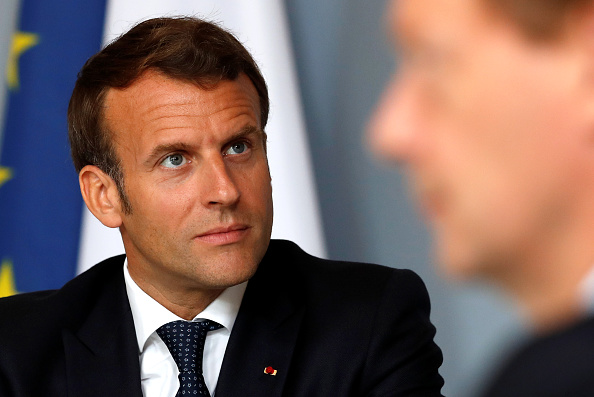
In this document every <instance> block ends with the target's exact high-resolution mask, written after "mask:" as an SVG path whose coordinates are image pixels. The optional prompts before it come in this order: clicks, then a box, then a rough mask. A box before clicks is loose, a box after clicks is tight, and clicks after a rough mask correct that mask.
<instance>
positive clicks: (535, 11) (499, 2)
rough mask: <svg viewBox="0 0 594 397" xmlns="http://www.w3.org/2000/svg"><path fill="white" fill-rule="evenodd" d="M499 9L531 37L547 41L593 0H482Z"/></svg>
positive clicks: (556, 34)
mask: <svg viewBox="0 0 594 397" xmlns="http://www.w3.org/2000/svg"><path fill="white" fill-rule="evenodd" d="M481 1H483V2H484V3H485V4H486V5H487V6H488V7H490V8H491V9H493V10H496V11H498V12H499V13H501V14H503V15H504V16H505V17H507V18H509V19H510V20H511V22H513V23H515V24H516V26H518V27H519V28H520V30H522V32H523V33H525V34H526V36H528V37H529V38H531V39H535V40H539V41H543V40H544V41H546V40H551V39H554V38H556V37H558V36H559V34H560V32H561V31H562V29H563V27H564V26H565V23H566V21H567V17H568V16H569V14H570V13H571V12H573V11H575V10H576V9H579V8H580V7H582V6H584V5H587V4H589V3H591V2H592V0H481Z"/></svg>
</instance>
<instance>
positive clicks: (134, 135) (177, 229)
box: [105, 71, 272, 294]
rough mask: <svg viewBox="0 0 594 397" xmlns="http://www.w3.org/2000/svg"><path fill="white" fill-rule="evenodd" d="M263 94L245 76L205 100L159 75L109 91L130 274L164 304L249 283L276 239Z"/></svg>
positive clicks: (108, 116)
mask: <svg viewBox="0 0 594 397" xmlns="http://www.w3.org/2000/svg"><path fill="white" fill-rule="evenodd" d="M259 115H260V107H259V100H258V94H257V92H256V90H255V88H254V87H253V85H252V83H251V82H250V80H249V79H248V78H247V77H246V76H244V75H241V76H240V77H239V78H238V79H237V80H235V81H222V82H220V83H218V84H217V85H216V86H215V87H214V88H212V89H209V90H204V89H201V88H198V87H197V86H195V85H193V84H190V83H187V82H182V81H178V80H173V79H170V78H167V77H165V76H164V75H162V74H159V73H157V72H152V71H149V72H146V73H145V74H143V75H142V76H141V77H140V79H138V80H137V81H136V82H134V83H133V84H132V85H131V86H130V87H128V88H125V89H123V90H116V89H111V90H110V91H109V92H108V94H107V97H106V111H105V117H106V123H107V126H108V128H109V130H110V131H111V132H112V133H113V138H114V142H115V148H116V152H117V155H118V157H119V159H121V165H122V169H123V174H124V184H125V192H126V195H127V196H128V199H129V201H130V204H131V208H132V211H131V213H129V214H126V213H124V212H123V211H122V212H121V217H122V225H121V227H120V230H121V233H122V237H123V241H124V246H125V248H126V254H127V256H128V265H129V269H130V274H131V275H132V277H133V278H134V279H135V281H136V282H137V283H139V285H141V287H145V288H144V289H147V288H149V289H152V290H156V291H159V292H160V293H163V294H167V293H168V292H172V291H175V293H184V292H187V291H195V290H220V289H223V288H226V287H228V286H231V285H235V284H238V283H241V282H243V281H245V280H247V279H248V278H249V277H251V276H252V275H253V273H254V272H255V270H256V268H257V265H258V263H259V262H260V260H261V259H262V257H263V256H264V253H265V252H266V249H267V247H268V243H269V241H270V233H271V229H272V191H271V185H270V174H269V171H268V162H267V158H266V152H265V144H264V135H263V132H262V130H261V125H260V116H259Z"/></svg>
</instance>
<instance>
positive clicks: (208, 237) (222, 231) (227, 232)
mask: <svg viewBox="0 0 594 397" xmlns="http://www.w3.org/2000/svg"><path fill="white" fill-rule="evenodd" d="M248 230H249V227H248V226H247V225H242V224H234V225H229V226H221V227H216V228H213V229H210V230H209V231H207V232H205V233H202V234H200V235H198V236H196V239H197V240H200V241H202V242H205V243H208V244H215V245H224V244H232V243H235V242H238V241H240V240H241V239H242V238H243V237H244V236H245V235H246V234H247V232H248Z"/></svg>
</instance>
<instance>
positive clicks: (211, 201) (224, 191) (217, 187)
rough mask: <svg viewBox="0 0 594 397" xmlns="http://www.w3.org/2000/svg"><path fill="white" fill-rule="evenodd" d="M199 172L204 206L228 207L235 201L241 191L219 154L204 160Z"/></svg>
mask: <svg viewBox="0 0 594 397" xmlns="http://www.w3.org/2000/svg"><path fill="white" fill-rule="evenodd" d="M213 157H214V156H213ZM201 173H202V178H201V179H202V185H203V189H204V190H203V203H204V205H205V206H223V207H229V206H233V205H234V204H236V203H237V201H238V200H239V197H240V196H241V192H240V190H239V188H238V187H237V184H236V183H235V181H234V177H233V175H232V174H231V173H230V172H229V170H228V168H227V166H226V164H225V161H224V159H223V158H222V157H221V156H220V155H219V156H218V157H215V158H212V159H209V160H208V161H205V165H204V167H203V168H202V170H201Z"/></svg>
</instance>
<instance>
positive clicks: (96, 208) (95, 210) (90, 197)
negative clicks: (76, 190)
mask: <svg viewBox="0 0 594 397" xmlns="http://www.w3.org/2000/svg"><path fill="white" fill-rule="evenodd" d="M78 182H79V184H80V192H81V194H82V197H83V200H84V201H85V204H86V205H87V208H88V209H89V211H91V213H92V214H93V215H95V217H96V218H97V219H99V221H100V222H101V223H103V224H104V225H105V226H107V227H119V226H120V225H121V224H122V211H121V205H120V196H119V193H118V188H117V186H116V184H115V182H114V181H113V179H111V177H110V176H109V175H107V174H106V173H105V172H103V171H101V169H99V167H96V166H94V165H87V166H85V167H84V168H83V169H82V170H80V173H79V174H78Z"/></svg>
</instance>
